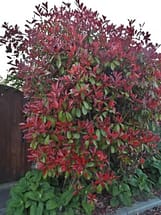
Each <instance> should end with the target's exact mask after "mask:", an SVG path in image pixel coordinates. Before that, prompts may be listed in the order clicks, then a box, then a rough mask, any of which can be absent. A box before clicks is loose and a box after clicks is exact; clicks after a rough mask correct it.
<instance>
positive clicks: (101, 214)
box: [93, 190, 161, 215]
mask: <svg viewBox="0 0 161 215" xmlns="http://www.w3.org/2000/svg"><path fill="white" fill-rule="evenodd" d="M153 195H155V196H157V197H158V198H161V190H158V191H155V192H153ZM110 198H111V196H109V195H100V196H98V201H97V203H96V209H95V211H94V213H93V215H115V213H116V210H117V209H118V208H113V207H111V206H110V205H109V200H110ZM143 201H145V199H143ZM136 215H161V206H158V207H154V208H152V209H149V210H146V211H144V212H142V213H137V214H136Z"/></svg>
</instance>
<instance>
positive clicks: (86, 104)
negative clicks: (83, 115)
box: [83, 101, 90, 110]
mask: <svg viewBox="0 0 161 215" xmlns="http://www.w3.org/2000/svg"><path fill="white" fill-rule="evenodd" d="M83 105H84V107H85V108H86V109H87V110H89V109H90V106H89V104H88V102H86V101H83Z"/></svg>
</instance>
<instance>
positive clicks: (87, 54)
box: [0, 0, 161, 214]
mask: <svg viewBox="0 0 161 215" xmlns="http://www.w3.org/2000/svg"><path fill="white" fill-rule="evenodd" d="M76 4H77V8H76V9H71V7H70V5H68V4H64V5H63V6H61V7H60V8H57V7H54V8H52V9H49V8H48V4H47V3H42V5H38V6H36V11H35V12H34V13H35V18H34V19H33V20H31V21H27V24H26V29H25V32H24V33H22V32H21V31H20V30H19V28H18V26H17V25H16V26H9V25H8V24H7V23H4V25H3V27H4V28H5V34H4V36H2V37H1V38H0V43H1V44H5V45H6V51H7V52H8V53H11V55H10V56H9V58H10V62H9V64H10V65H11V68H10V75H9V76H8V78H9V80H11V81H12V82H13V83H14V84H15V85H16V86H17V87H21V88H22V90H23V92H24V94H25V96H26V97H27V98H28V102H27V104H26V106H25V110H24V112H25V113H26V122H25V123H22V124H21V127H22V130H23V132H24V138H25V139H26V141H27V142H28V143H29V145H30V148H29V155H28V158H29V161H31V162H34V163H36V165H37V168H38V169H39V170H41V171H42V172H43V175H44V177H48V176H50V177H53V178H57V177H58V178H59V177H61V178H63V180H64V181H65V180H66V179H71V183H72V185H73V189H74V190H75V192H76V193H79V192H81V190H82V188H83V186H84V184H90V185H91V188H90V191H87V193H86V196H87V195H88V194H91V192H92V193H94V192H98V193H101V192H102V190H103V189H104V188H105V187H107V186H110V185H111V184H112V183H113V182H115V181H117V182H119V181H120V180H122V179H123V178H124V176H125V175H132V176H133V175H136V177H137V178H140V177H142V178H143V179H142V180H145V181H146V180H147V178H146V176H145V175H144V174H143V175H142V176H141V175H140V176H138V173H136V170H138V169H140V170H138V171H142V170H141V169H143V167H144V163H145V162H146V160H148V159H149V158H150V157H152V156H153V155H155V154H157V153H158V152H159V151H158V148H157V143H158V142H159V139H160V138H159V135H157V134H156V133H155V132H153V131H152V130H151V128H150V126H149V125H150V123H151V122H154V123H158V122H159V121H160V119H161V115H160V114H161V84H160V83H161V55H160V54H159V53H158V52H157V47H158V46H157V45H154V44H152V42H151V40H150V35H149V33H148V32H144V31H143V30H142V28H140V30H136V29H135V26H134V22H135V21H134V20H129V23H128V25H127V26H123V25H121V26H118V27H116V26H115V25H113V24H111V23H110V22H109V21H108V20H107V19H106V17H104V16H102V17H100V16H99V14H98V13H97V12H93V11H91V10H90V9H87V8H86V7H85V6H84V5H83V4H82V3H80V2H79V0H76ZM73 182H74V183H73ZM120 186H123V188H120V189H121V190H122V189H123V190H126V192H125V193H127V195H128V196H129V197H130V196H131V193H130V192H131V191H129V188H128V186H129V185H127V184H126V185H124V184H123V185H120ZM132 186H133V185H132ZM139 189H140V190H143V189H147V188H146V186H144V185H142V183H141V182H140V184H139ZM121 192H122V191H121ZM115 195H116V194H114V196H115ZM120 195H122V194H120ZM119 198H120V199H121V202H122V203H125V200H124V197H121V196H120V197H119ZM84 208H85V206H84ZM86 212H87V209H86ZM87 214H88V212H87ZM89 214H90V213H89Z"/></svg>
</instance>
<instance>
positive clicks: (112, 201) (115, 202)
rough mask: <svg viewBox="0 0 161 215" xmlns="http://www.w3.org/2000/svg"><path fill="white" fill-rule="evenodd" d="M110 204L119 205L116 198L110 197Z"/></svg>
mask: <svg viewBox="0 0 161 215" xmlns="http://www.w3.org/2000/svg"><path fill="white" fill-rule="evenodd" d="M110 205H111V206H112V207H118V206H119V200H118V199H117V198H115V197H114V198H112V199H111V200H110Z"/></svg>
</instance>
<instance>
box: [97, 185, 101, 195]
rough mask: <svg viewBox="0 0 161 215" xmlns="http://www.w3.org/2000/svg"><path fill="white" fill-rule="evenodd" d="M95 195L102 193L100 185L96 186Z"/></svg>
mask: <svg viewBox="0 0 161 215" xmlns="http://www.w3.org/2000/svg"><path fill="white" fill-rule="evenodd" d="M97 193H102V185H101V184H99V185H98V186H97Z"/></svg>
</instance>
